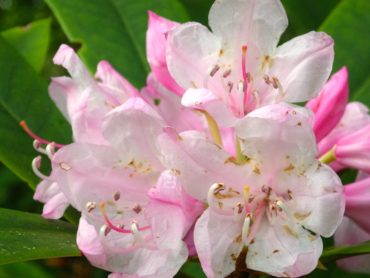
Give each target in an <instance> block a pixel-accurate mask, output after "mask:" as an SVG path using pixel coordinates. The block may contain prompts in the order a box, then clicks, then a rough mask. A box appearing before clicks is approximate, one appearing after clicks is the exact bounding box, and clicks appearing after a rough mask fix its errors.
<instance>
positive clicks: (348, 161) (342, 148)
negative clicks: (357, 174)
mask: <svg viewBox="0 0 370 278" xmlns="http://www.w3.org/2000/svg"><path fill="white" fill-rule="evenodd" d="M334 156H335V159H336V161H337V162H338V163H340V164H341V165H343V166H345V167H348V168H355V169H359V170H361V171H364V172H367V173H370V124H369V125H367V126H365V127H363V128H361V129H360V130H358V131H355V132H353V133H350V134H348V135H346V136H344V137H342V138H341V139H339V140H338V142H337V144H336V145H335V147H334Z"/></svg>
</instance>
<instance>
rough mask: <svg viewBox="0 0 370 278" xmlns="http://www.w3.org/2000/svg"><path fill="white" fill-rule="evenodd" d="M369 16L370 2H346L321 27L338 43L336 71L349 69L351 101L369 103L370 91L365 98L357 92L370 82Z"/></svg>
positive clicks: (350, 0) (364, 0)
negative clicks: (342, 68)
mask: <svg viewBox="0 0 370 278" xmlns="http://www.w3.org/2000/svg"><path fill="white" fill-rule="evenodd" d="M369 13H370V1H368V0H343V1H341V2H340V4H339V5H338V6H337V7H336V8H335V9H334V10H333V12H332V13H331V14H330V16H329V17H328V18H327V19H326V20H325V22H324V23H323V25H322V26H321V27H320V29H321V30H323V31H325V32H327V33H328V34H329V35H331V36H332V37H333V38H334V40H335V60H334V68H333V70H334V71H336V70H338V69H339V68H341V67H342V66H347V67H348V69H349V81H350V88H351V93H352V97H351V98H352V99H356V98H360V96H361V95H362V97H361V98H362V100H367V103H369V100H370V97H369V96H370V92H368V93H367V97H364V93H363V92H362V93H357V92H356V90H359V89H360V88H361V87H362V86H364V84H366V83H367V84H368V83H369V81H368V80H369V77H370V75H369V69H370V55H369V49H370V39H369V36H368V35H369V26H370V17H369ZM360 92H361V90H360Z"/></svg>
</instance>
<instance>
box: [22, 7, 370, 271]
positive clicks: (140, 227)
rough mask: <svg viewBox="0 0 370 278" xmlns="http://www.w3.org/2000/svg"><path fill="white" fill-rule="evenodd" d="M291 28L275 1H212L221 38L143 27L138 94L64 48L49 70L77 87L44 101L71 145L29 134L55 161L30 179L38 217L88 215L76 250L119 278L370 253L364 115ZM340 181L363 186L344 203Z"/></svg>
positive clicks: (325, 44)
mask: <svg viewBox="0 0 370 278" xmlns="http://www.w3.org/2000/svg"><path fill="white" fill-rule="evenodd" d="M287 24H288V20H287V16H286V13H285V11H284V8H283V6H282V4H281V3H280V1H279V0H216V1H215V3H214V4H213V6H212V7H211V10H210V14H209V25H210V27H211V30H209V29H208V28H207V27H205V26H202V25H200V24H198V23H195V22H189V23H184V24H180V23H177V22H172V21H170V20H167V19H165V18H162V17H160V16H159V15H156V14H154V13H153V12H149V27H148V32H147V56H148V62H149V65H150V67H151V71H152V72H151V73H150V74H149V76H148V78H147V85H146V86H145V87H144V88H141V89H140V90H139V89H137V88H135V87H134V86H132V85H131V84H130V83H129V81H127V80H126V79H125V78H124V77H123V76H121V75H120V74H119V73H118V72H116V71H115V70H114V69H113V67H112V66H111V65H110V64H109V63H108V62H107V61H102V62H100V63H99V64H98V66H97V72H96V75H95V77H93V76H92V75H91V74H90V72H89V71H88V69H87V68H86V67H85V66H84V64H83V62H82V61H81V60H80V59H79V57H78V55H77V54H76V53H75V52H74V51H73V49H72V48H70V47H68V46H66V45H62V46H61V47H60V49H59V50H58V52H57V54H56V55H55V57H54V63H55V64H57V65H61V66H63V67H64V68H65V69H66V70H67V71H68V72H69V75H70V77H65V76H63V77H57V78H54V79H53V80H52V82H51V84H50V86H49V93H50V96H51V98H52V99H53V100H54V102H55V104H56V105H57V106H58V108H59V109H60V111H61V112H62V113H63V115H64V116H65V118H66V119H67V120H68V121H69V123H70V124H71V128H72V131H73V142H71V143H70V144H68V145H61V144H57V143H54V142H49V141H47V140H45V139H42V138H39V137H38V136H36V135H34V134H32V132H31V131H30V130H29V129H28V127H27V126H26V125H25V124H24V123H23V126H24V128H25V129H26V130H27V131H28V133H30V135H31V136H33V137H34V138H35V142H34V147H35V149H36V150H37V151H38V152H40V153H41V155H46V156H47V157H48V158H49V159H50V161H51V168H52V170H51V173H50V174H49V175H45V174H43V173H41V171H40V166H41V156H38V157H36V158H35V160H34V161H33V164H32V166H33V169H34V171H35V173H36V174H37V175H38V176H39V177H40V178H41V179H42V181H41V182H40V184H39V185H38V187H37V190H36V193H35V195H34V198H35V199H36V200H39V201H41V202H43V203H45V205H44V210H43V216H44V217H46V218H60V217H62V216H63V213H64V211H65V209H66V208H67V207H68V206H69V205H71V206H73V207H74V208H75V209H77V210H78V211H80V212H81V218H80V222H79V227H78V233H77V239H76V240H77V245H78V247H79V248H80V250H81V252H82V253H83V254H84V255H85V256H86V257H87V259H88V260H89V261H90V262H91V263H92V264H93V265H94V266H97V267H99V268H102V269H105V270H107V271H110V272H112V274H111V277H173V276H174V275H175V274H176V273H177V272H178V271H179V269H180V268H181V266H182V265H183V264H184V263H185V262H186V261H187V259H188V257H189V256H192V257H197V258H198V259H199V261H200V263H201V266H202V268H203V271H204V272H205V273H206V275H207V277H226V276H227V275H229V274H231V273H232V272H234V271H235V270H237V267H238V265H240V261H241V262H242V264H243V265H244V266H245V267H246V268H247V269H249V270H254V271H258V272H263V273H267V274H270V275H273V276H278V277H298V276H302V275H305V274H308V273H310V272H311V271H313V270H314V269H315V268H316V266H317V264H318V260H319V258H320V255H321V253H322V251H323V241H322V238H321V237H331V236H333V235H334V233H335V232H336V230H337V228H338V227H340V228H339V230H338V232H337V233H336V234H335V239H336V241H337V244H342V243H346V244H347V243H354V242H353V238H352V236H351V235H350V234H351V233H353V230H355V229H356V234H358V235H359V236H358V237H356V239H357V240H368V239H370V228H369V227H370V222H369V221H368V219H367V218H366V217H365V216H366V210H367V208H368V206H369V205H368V200H369V198H370V197H369V196H368V195H369V194H368V193H366V194H365V193H364V192H367V191H368V188H369V186H370V181H369V177H368V176H367V175H368V174H369V173H370V155H369V153H370V135H369V134H370V118H369V116H368V111H367V109H366V108H365V106H363V105H362V104H361V103H357V102H353V103H348V80H347V75H348V73H347V70H346V68H343V69H341V70H340V71H339V72H338V73H336V74H334V75H333V76H332V77H331V79H330V80H329V81H328V82H327V83H326V84H325V82H326V81H327V79H328V78H329V75H330V73H331V70H332V64H333V59H334V49H333V40H332V39H331V38H330V36H329V35H327V34H325V33H321V32H310V33H308V34H305V35H302V36H299V37H297V38H294V39H292V40H291V41H288V42H286V43H284V44H282V45H280V46H278V41H279V38H280V36H281V34H282V33H283V32H284V30H285V29H286V27H287ZM143 74H145V73H143ZM303 101H308V103H307V104H306V107H301V106H298V105H295V104H293V103H297V102H303ZM345 168H355V169H359V170H361V171H363V174H361V176H360V177H359V179H358V181H356V182H355V183H353V184H351V185H348V186H346V187H344V190H343V186H342V183H341V180H340V178H339V177H338V175H337V174H336V171H339V170H342V169H345ZM345 197H346V198H347V199H345ZM344 214H345V215H346V216H345V219H344V221H343V222H342V219H343V215H344ZM341 264H342V265H348V263H347V262H346V261H343V262H341ZM359 264H361V262H360V263H359Z"/></svg>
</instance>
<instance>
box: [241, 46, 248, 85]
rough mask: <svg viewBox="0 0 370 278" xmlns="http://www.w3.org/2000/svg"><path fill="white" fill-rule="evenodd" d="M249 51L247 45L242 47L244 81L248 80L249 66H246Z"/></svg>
mask: <svg viewBox="0 0 370 278" xmlns="http://www.w3.org/2000/svg"><path fill="white" fill-rule="evenodd" d="M247 50H248V47H247V46H246V45H243V46H242V75H243V80H247V65H246V60H247V59H246V58H247Z"/></svg>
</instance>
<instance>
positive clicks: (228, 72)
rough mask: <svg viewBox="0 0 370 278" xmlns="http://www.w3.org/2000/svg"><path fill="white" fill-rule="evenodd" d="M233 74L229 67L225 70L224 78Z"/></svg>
mask: <svg viewBox="0 0 370 278" xmlns="http://www.w3.org/2000/svg"><path fill="white" fill-rule="evenodd" d="M230 74H231V69H228V70H227V71H225V72H224V74H223V75H222V77H223V78H227V77H228V76H229V75H230Z"/></svg>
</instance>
